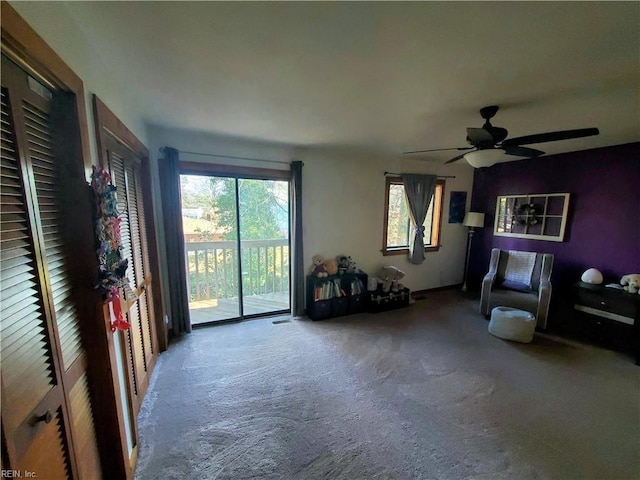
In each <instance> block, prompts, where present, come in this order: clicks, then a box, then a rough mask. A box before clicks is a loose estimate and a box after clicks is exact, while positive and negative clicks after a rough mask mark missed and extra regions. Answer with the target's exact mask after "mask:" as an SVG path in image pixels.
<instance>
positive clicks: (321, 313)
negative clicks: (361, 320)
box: [307, 272, 367, 320]
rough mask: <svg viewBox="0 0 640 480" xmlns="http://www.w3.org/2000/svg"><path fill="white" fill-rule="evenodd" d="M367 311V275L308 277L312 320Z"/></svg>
mask: <svg viewBox="0 0 640 480" xmlns="http://www.w3.org/2000/svg"><path fill="white" fill-rule="evenodd" d="M366 309H367V274H366V273H364V272H363V273H344V274H342V275H330V276H328V277H324V278H319V277H316V276H314V275H308V276H307V315H308V316H309V318H311V319H312V320H323V319H325V318H331V317H339V316H342V315H350V314H352V313H358V312H364V311H366Z"/></svg>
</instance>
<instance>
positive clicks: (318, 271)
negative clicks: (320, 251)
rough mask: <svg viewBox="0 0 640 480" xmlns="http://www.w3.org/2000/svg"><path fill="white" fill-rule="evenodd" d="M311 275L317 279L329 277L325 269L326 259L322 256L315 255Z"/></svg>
mask: <svg viewBox="0 0 640 480" xmlns="http://www.w3.org/2000/svg"><path fill="white" fill-rule="evenodd" d="M311 275H315V276H316V277H320V278H322V277H326V276H327V275H329V274H328V273H327V270H326V268H325V267H324V257H323V256H322V255H314V256H313V258H312V265H311Z"/></svg>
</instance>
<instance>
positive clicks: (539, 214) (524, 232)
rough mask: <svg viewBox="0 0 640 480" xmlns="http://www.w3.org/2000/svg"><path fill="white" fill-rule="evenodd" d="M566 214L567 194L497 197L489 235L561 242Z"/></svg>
mask: <svg viewBox="0 0 640 480" xmlns="http://www.w3.org/2000/svg"><path fill="white" fill-rule="evenodd" d="M568 211H569V194H568V193H546V194H535V195H532V194H527V195H503V196H499V197H498V200H497V202H496V219H495V225H494V229H493V230H494V231H493V234H494V235H496V236H500V237H516V238H530V239H533V240H548V241H551V242H563V241H564V231H565V227H566V223H567V212H568Z"/></svg>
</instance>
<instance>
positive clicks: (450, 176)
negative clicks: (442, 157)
mask: <svg viewBox="0 0 640 480" xmlns="http://www.w3.org/2000/svg"><path fill="white" fill-rule="evenodd" d="M384 174H385V176H387V175H393V176H395V177H399V176H400V175H402V174H401V173H393V172H384ZM438 178H456V176H455V175H438Z"/></svg>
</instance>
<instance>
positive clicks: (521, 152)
mask: <svg viewBox="0 0 640 480" xmlns="http://www.w3.org/2000/svg"><path fill="white" fill-rule="evenodd" d="M500 148H501V149H502V150H504V153H506V154H507V155H517V156H518V157H539V156H540V155H544V152H543V151H542V150H536V149H535V148H529V147H516V146H513V147H511V146H506V147H505V146H504V145H503V146H501V147H500Z"/></svg>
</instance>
